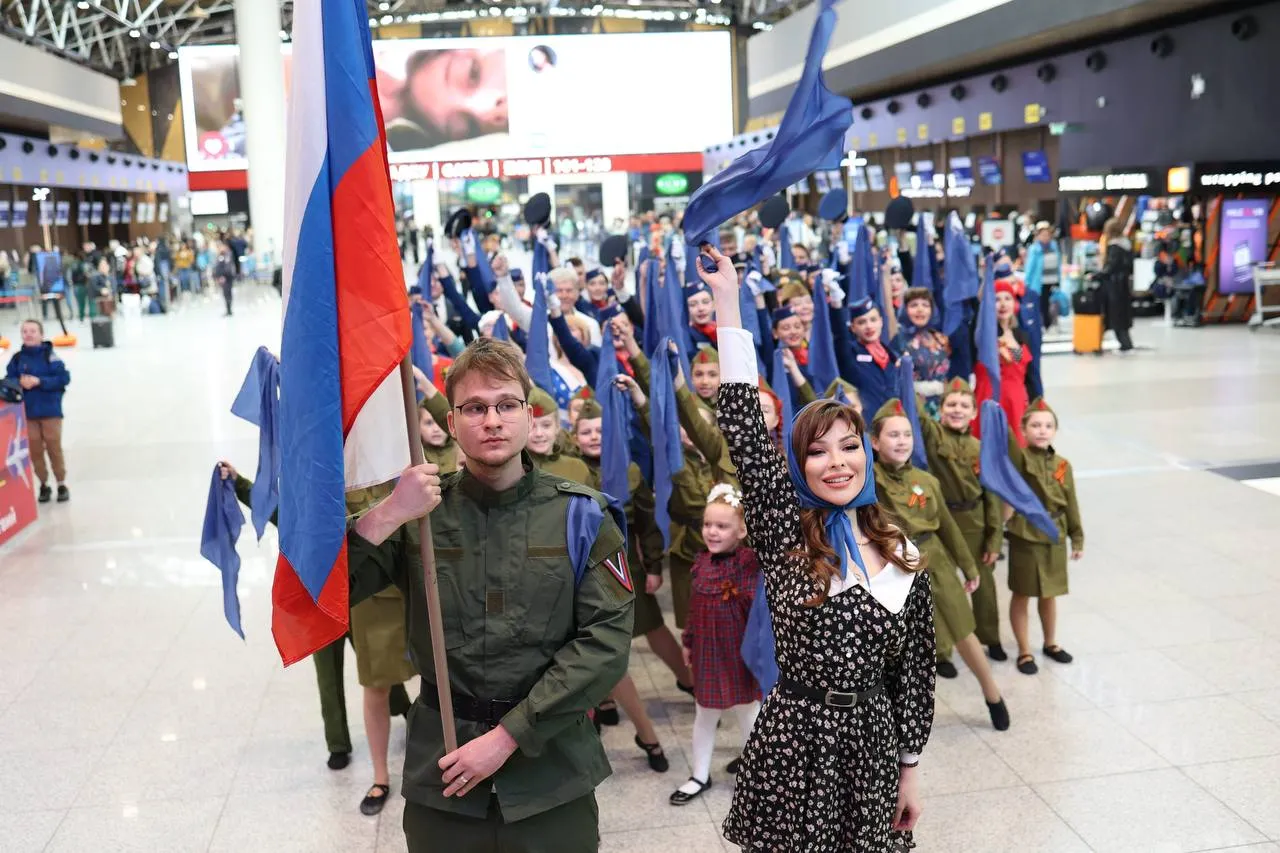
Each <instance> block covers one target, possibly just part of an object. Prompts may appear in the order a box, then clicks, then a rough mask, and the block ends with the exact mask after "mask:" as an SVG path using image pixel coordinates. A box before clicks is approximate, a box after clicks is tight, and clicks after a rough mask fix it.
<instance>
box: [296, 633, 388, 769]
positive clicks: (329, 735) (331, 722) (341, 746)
mask: <svg viewBox="0 0 1280 853" xmlns="http://www.w3.org/2000/svg"><path fill="white" fill-rule="evenodd" d="M350 639H351V636H350V635H347V636H345V637H343V638H342V639H340V640H335V641H333V642H332V643H330V644H329V645H327V646H325V647H324V648H323V649H320V651H318V652H316V653H315V654H313V655H312V656H311V660H312V661H313V662H314V663H315V667H316V687H318V688H319V690H320V716H321V718H322V719H323V720H324V741H325V743H326V744H327V745H328V747H329V751H330V752H348V753H349V752H351V751H352V750H351V730H350V728H349V727H348V725H347V697H346V691H345V690H344V689H343V687H344V686H343V680H342V679H343V674H342V670H343V663H344V662H345V661H344V656H345V654H346V649H345V646H346V644H347V642H348V641H349V640H350ZM410 704H411V703H410V702H409V693H408V691H406V690H405V689H404V685H403V684H397V685H395V686H394V687H392V688H391V716H393V717H396V716H400V715H401V714H404V713H405V711H407V710H408V708H409V705H410Z"/></svg>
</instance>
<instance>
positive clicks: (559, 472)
mask: <svg viewBox="0 0 1280 853" xmlns="http://www.w3.org/2000/svg"><path fill="white" fill-rule="evenodd" d="M529 458H531V459H532V460H533V464H534V465H537V466H538V469H539V470H541V471H546V472H547V473H548V474H553V475H555V476H557V477H562V478H563V479H565V480H572V481H573V482H575V483H581V484H582V485H584V486H588V485H590V484H591V483H592V474H591V469H590V468H589V467H587V463H585V462H583V461H582V459H581V458H580V457H578V456H574V455H571V454H570V453H569V452H568V439H567V438H566V436H565V435H564V433H561V434H560V435H558V436H556V441H555V444H553V445H552V446H551V452H550V453H548V454H545V455H543V454H541V453H534V452H532V451H530V452H529ZM596 482H598V478H597V480H596Z"/></svg>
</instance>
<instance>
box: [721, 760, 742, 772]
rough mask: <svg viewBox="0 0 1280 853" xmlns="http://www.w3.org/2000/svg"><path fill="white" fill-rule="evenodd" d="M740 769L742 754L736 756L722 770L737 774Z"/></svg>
mask: <svg viewBox="0 0 1280 853" xmlns="http://www.w3.org/2000/svg"><path fill="white" fill-rule="evenodd" d="M740 769H742V756H738V757H737V758H735V759H733V761H730V762H729V763H728V764H726V765H725V766H724V772H725V773H728V774H729V775H731V776H737V775H738V771H739V770H740Z"/></svg>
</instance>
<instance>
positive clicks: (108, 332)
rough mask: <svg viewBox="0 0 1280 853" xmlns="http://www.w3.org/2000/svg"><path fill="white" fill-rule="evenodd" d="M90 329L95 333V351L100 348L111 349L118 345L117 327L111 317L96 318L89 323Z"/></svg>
mask: <svg viewBox="0 0 1280 853" xmlns="http://www.w3.org/2000/svg"><path fill="white" fill-rule="evenodd" d="M89 328H90V329H91V330H92V331H93V348H94V349H97V348H98V347H104V348H108V349H109V348H111V347H113V346H115V345H116V333H115V326H114V325H113V324H112V322H111V318H110V317H94V318H93V319H92V320H90V321H89Z"/></svg>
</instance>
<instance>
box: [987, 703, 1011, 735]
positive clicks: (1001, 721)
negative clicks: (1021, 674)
mask: <svg viewBox="0 0 1280 853" xmlns="http://www.w3.org/2000/svg"><path fill="white" fill-rule="evenodd" d="M987 713H988V714H990V715H991V728H993V729H995V730H996V731H998V732H1003V731H1005V730H1007V729H1008V728H1009V709H1008V708H1006V707H1005V705H1004V700H1003V699H1001V700H1000V701H999V702H996V703H995V704H992V703H991V702H988V703H987Z"/></svg>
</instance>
